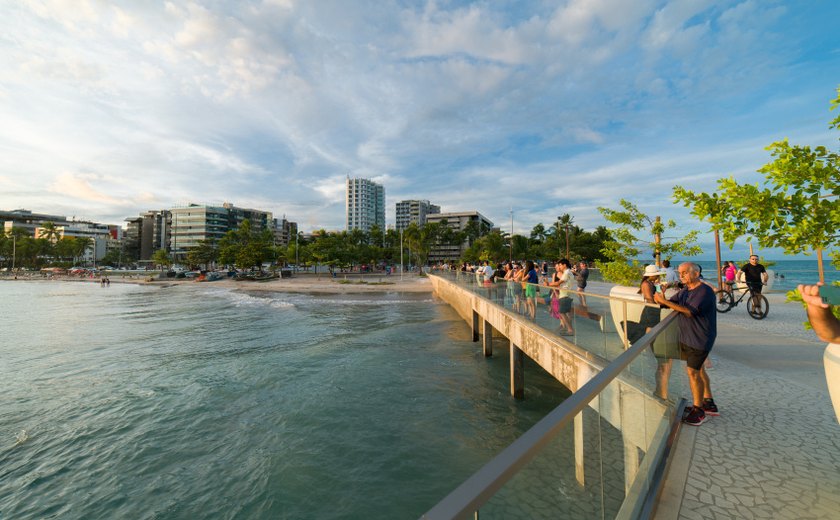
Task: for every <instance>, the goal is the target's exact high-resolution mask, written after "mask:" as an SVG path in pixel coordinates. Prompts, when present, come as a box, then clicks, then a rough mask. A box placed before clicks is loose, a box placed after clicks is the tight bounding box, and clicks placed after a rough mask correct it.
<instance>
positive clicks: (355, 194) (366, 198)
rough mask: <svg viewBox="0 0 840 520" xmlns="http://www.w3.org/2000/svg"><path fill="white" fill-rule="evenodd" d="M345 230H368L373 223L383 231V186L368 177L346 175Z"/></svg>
mask: <svg viewBox="0 0 840 520" xmlns="http://www.w3.org/2000/svg"><path fill="white" fill-rule="evenodd" d="M346 207H347V231H351V230H353V229H360V230H362V231H365V232H368V231H370V228H371V227H372V226H374V225H377V226H379V229H381V230H382V231H385V187H384V186H382V185H381V184H377V183H375V182H373V181H371V180H370V179H351V178H350V177H349V176H348V177H347V205H346Z"/></svg>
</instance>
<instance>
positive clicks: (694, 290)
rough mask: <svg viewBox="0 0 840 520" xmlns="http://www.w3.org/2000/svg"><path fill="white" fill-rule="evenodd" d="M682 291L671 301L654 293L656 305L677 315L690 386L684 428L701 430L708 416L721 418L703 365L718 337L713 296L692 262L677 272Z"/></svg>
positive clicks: (681, 347) (682, 265)
mask: <svg viewBox="0 0 840 520" xmlns="http://www.w3.org/2000/svg"><path fill="white" fill-rule="evenodd" d="M677 272H678V274H679V276H680V281H681V282H682V283H683V286H684V287H683V289H681V290H680V292H678V293H677V294H675V295H674V296H672V297H671V298H670V299H666V298H665V297H664V296H663V295H662V294H660V293H656V295H655V296H654V300H655V301H656V303H659V304H661V305H664V306H666V307H668V308H670V309H673V310H674V311H676V312H678V313H679V317H678V320H679V327H680V336H679V341H680V352H681V354H682V357H683V358H684V359H685V360H686V367H685V369H686V372H688V382H689V385H690V386H691V396H692V399H693V400H694V403H693V406H692V407H691V409H690V410H687V412H688V413H687V414H686V415H685V417H684V418H683V421H684V422H685V423H686V424H690V425H692V426H700V425H701V424H703V423H704V422H706V416H707V415H720V414H719V413H718V409H717V405H715V401H714V398H712V389H711V386H710V384H709V374H707V373H706V369H705V368H704V366H703V363H704V362H705V361H706V358H707V357H708V356H709V352H710V351H711V350H712V346H714V344H715V338H716V337H717V311H716V309H715V293H714V291H713V290H712V288H711V287H709V286H708V285H707V284H705V283H703V282H702V281H701V280H700V267H698V266H697V264H695V263H692V262H685V263H683V264H680V266H679V269H678V270H677Z"/></svg>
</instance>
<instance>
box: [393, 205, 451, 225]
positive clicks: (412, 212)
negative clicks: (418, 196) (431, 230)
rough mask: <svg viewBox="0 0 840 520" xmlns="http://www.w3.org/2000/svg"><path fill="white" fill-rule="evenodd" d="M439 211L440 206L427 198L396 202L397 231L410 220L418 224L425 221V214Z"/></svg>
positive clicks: (422, 223)
mask: <svg viewBox="0 0 840 520" xmlns="http://www.w3.org/2000/svg"><path fill="white" fill-rule="evenodd" d="M435 213H440V206H436V205H434V204H431V203H430V202H429V201H428V200H403V201H400V202H397V231H400V230H403V229H405V228H407V227H408V226H409V224H411V223H412V222H413V223H415V224H417V225H418V226H422V225H424V224H425V223H426V217H427V215H432V214H435Z"/></svg>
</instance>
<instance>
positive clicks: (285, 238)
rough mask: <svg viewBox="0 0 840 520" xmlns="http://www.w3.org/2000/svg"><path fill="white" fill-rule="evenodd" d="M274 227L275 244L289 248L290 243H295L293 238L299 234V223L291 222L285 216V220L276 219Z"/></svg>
mask: <svg viewBox="0 0 840 520" xmlns="http://www.w3.org/2000/svg"><path fill="white" fill-rule="evenodd" d="M272 227H273V233H274V242H275V244H277V245H278V246H284V247H285V246H288V245H289V243H291V242H293V238H294V236H295V235H297V232H298V226H297V222H289V221H288V220H286V216H285V215H283V218H276V219H274V225H273V226H272Z"/></svg>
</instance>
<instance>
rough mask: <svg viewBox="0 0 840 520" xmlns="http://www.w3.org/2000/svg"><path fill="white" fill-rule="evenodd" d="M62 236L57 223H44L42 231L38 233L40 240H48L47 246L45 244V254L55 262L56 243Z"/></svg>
mask: <svg viewBox="0 0 840 520" xmlns="http://www.w3.org/2000/svg"><path fill="white" fill-rule="evenodd" d="M60 236H61V231H60V230H59V229H58V226H56V225H55V222H44V224H43V225H42V226H41V230H40V231H39V232H38V238H43V239H45V240H46V244H44V253H45V254H46V255H47V256H49V257H52V259H53V261H54V260H55V243H56V242H57V241H58V238H59V237H60Z"/></svg>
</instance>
